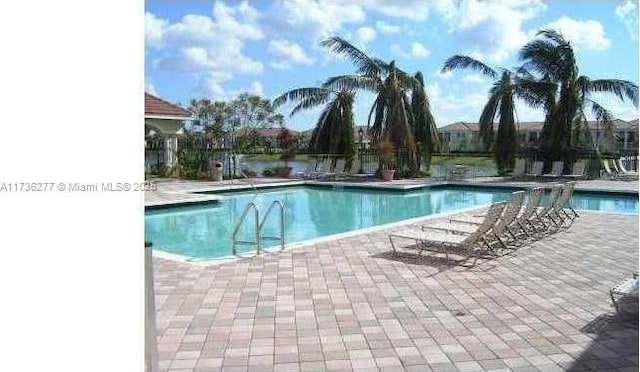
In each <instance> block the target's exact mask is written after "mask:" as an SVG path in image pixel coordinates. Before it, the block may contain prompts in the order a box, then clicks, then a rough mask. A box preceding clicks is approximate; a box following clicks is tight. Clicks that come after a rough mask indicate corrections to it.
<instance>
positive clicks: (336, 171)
mask: <svg viewBox="0 0 640 372" xmlns="http://www.w3.org/2000/svg"><path fill="white" fill-rule="evenodd" d="M346 165H347V161H346V160H344V159H338V160H337V161H336V166H335V167H334V168H333V176H334V177H336V178H337V177H339V176H344V175H345V174H346V172H345V170H344V168H345V166H346Z"/></svg>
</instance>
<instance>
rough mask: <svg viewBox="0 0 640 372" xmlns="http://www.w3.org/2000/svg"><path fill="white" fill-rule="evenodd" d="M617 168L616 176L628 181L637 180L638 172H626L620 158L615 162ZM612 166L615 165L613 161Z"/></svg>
mask: <svg viewBox="0 0 640 372" xmlns="http://www.w3.org/2000/svg"><path fill="white" fill-rule="evenodd" d="M617 163H618V166H617V167H616V169H617V171H618V174H620V175H622V176H623V177H625V178H628V179H637V178H638V172H631V171H628V170H627V169H626V168H625V167H624V164H622V158H620V159H618V161H617ZM613 164H614V165H615V164H616V161H615V160H614V161H613Z"/></svg>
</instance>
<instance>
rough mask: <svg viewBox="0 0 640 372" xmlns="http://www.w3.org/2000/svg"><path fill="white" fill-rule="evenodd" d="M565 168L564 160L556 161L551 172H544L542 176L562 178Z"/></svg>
mask: <svg viewBox="0 0 640 372" xmlns="http://www.w3.org/2000/svg"><path fill="white" fill-rule="evenodd" d="M563 170H564V162H562V161H554V162H553V163H552V164H551V171H550V172H549V173H545V174H543V175H542V176H541V177H544V178H560V177H562V171H563Z"/></svg>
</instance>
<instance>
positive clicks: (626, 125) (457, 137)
mask: <svg viewBox="0 0 640 372" xmlns="http://www.w3.org/2000/svg"><path fill="white" fill-rule="evenodd" d="M587 125H588V126H589V132H590V133H591V138H593V140H594V142H596V143H597V144H598V147H599V149H600V150H601V151H603V152H611V151H614V150H615V149H616V146H615V145H616V143H615V142H614V141H617V143H618V145H619V149H620V150H625V151H632V150H637V149H638V119H635V120H631V121H624V120H620V119H615V120H614V121H613V126H614V133H613V134H614V137H615V138H614V139H613V140H612V139H611V138H608V137H607V136H606V135H605V130H604V128H603V127H602V124H601V123H598V122H596V121H588V122H587ZM543 126H544V123H543V122H520V123H517V124H516V129H517V131H518V142H519V145H520V147H535V146H536V145H537V144H538V141H539V139H540V133H541V132H542V128H543ZM497 130H498V125H497V124H494V132H497ZM438 132H439V133H440V136H441V138H442V146H443V148H442V151H443V152H478V151H483V146H482V139H481V138H480V132H479V125H478V123H467V122H463V121H459V122H455V123H451V124H449V125H445V126H443V127H440V128H438Z"/></svg>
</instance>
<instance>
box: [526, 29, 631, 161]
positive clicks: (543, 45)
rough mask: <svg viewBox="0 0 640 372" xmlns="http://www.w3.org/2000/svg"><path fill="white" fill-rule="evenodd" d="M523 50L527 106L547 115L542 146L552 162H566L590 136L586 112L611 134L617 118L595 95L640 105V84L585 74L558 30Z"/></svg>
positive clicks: (545, 33)
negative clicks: (607, 94) (572, 152)
mask: <svg viewBox="0 0 640 372" xmlns="http://www.w3.org/2000/svg"><path fill="white" fill-rule="evenodd" d="M536 36H537V38H535V39H533V40H532V41H530V42H529V43H527V44H526V45H525V46H523V47H522V49H521V51H520V60H521V61H522V62H523V65H522V68H521V70H522V73H521V75H522V76H523V78H522V84H521V85H523V88H526V89H523V92H524V94H525V95H526V96H527V98H528V100H527V102H528V103H529V104H530V105H532V106H534V107H542V108H543V109H544V111H545V124H544V128H543V130H542V133H541V142H542V144H543V147H544V149H545V153H546V154H547V155H548V157H549V160H557V159H563V160H565V161H570V159H568V158H567V156H568V155H567V154H568V152H567V151H566V150H570V149H573V148H575V147H576V146H578V145H580V144H581V143H584V142H585V141H586V140H588V139H589V138H590V135H589V131H588V127H587V114H586V113H587V111H589V110H590V111H591V113H592V114H593V116H595V118H596V120H597V121H598V122H599V123H601V124H602V126H603V128H604V129H605V133H607V132H608V133H612V126H613V114H611V112H609V111H608V110H607V109H606V108H604V107H603V106H602V105H600V104H599V103H597V102H596V101H594V100H593V99H592V97H591V95H592V94H593V93H596V92H602V93H613V94H614V95H616V96H617V97H618V98H619V99H620V100H621V101H623V102H624V101H625V99H628V100H629V101H631V102H632V103H633V104H634V105H635V106H637V105H638V86H637V85H636V84H634V83H632V82H630V81H626V80H618V79H596V80H592V79H591V78H589V77H588V76H584V75H580V74H579V69H578V65H577V60H576V56H575V53H574V50H573V47H572V45H571V43H570V42H569V41H568V40H566V39H565V38H564V37H563V36H562V35H561V34H560V33H559V32H557V31H555V30H551V29H545V30H541V31H539V32H538V33H537V34H536Z"/></svg>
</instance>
